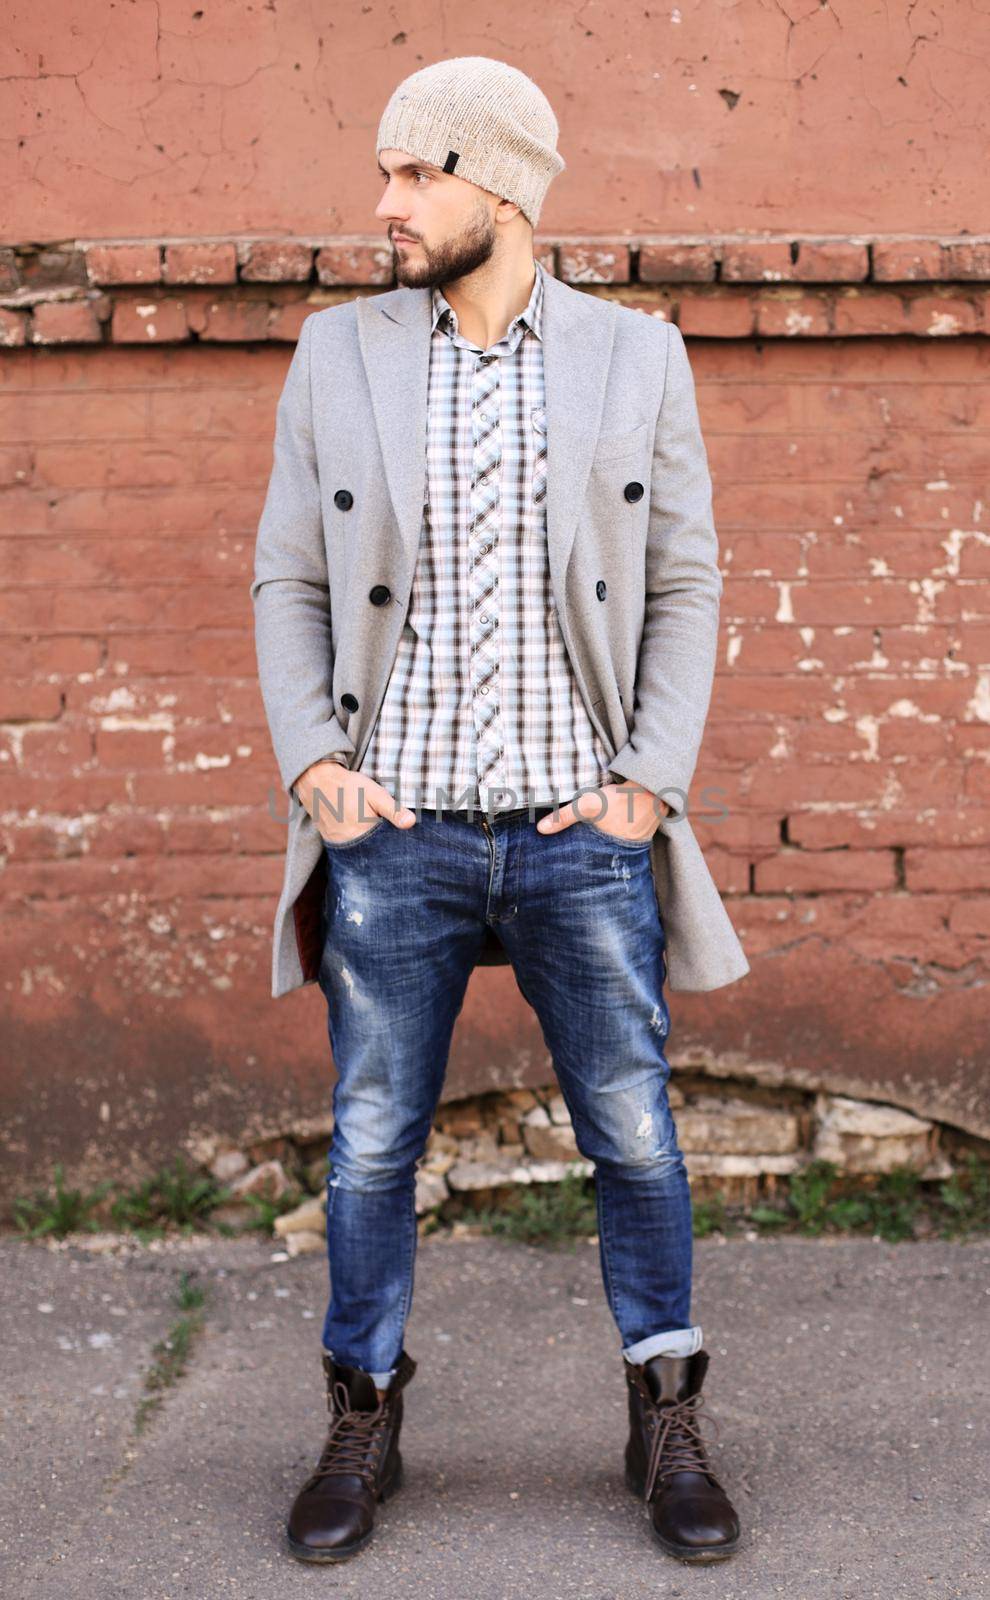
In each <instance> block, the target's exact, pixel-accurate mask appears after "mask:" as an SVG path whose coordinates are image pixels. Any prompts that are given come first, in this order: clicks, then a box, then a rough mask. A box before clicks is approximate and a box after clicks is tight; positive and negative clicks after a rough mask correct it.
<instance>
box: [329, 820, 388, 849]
mask: <svg viewBox="0 0 990 1600" xmlns="http://www.w3.org/2000/svg"><path fill="white" fill-rule="evenodd" d="M387 821H388V818H387V817H379V818H378V819H377V821H375V822H373V823H372V824H371V827H370V828H365V830H364V832H363V833H359V834H358V836H357V838H356V839H341V840H339V841H338V840H336V839H324V840H323V843H324V844H325V845H326V847H327V849H328V850H333V851H334V852H336V851H338V850H353V849H354V847H355V845H359V844H364V841H365V839H370V838H371V835H372V834H373V833H377V832H378V830H379V828H382V827H384V826H385V823H386V822H387Z"/></svg>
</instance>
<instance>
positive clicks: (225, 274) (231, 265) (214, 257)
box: [162, 244, 237, 284]
mask: <svg viewBox="0 0 990 1600" xmlns="http://www.w3.org/2000/svg"><path fill="white" fill-rule="evenodd" d="M162 282H163V283H205V284H218V283H236V282H237V249H236V246H235V245H233V244H168V245H166V246H165V265H164V269H163V271H162Z"/></svg>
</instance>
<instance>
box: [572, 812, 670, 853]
mask: <svg viewBox="0 0 990 1600" xmlns="http://www.w3.org/2000/svg"><path fill="white" fill-rule="evenodd" d="M578 822H579V823H581V824H583V826H584V827H586V828H590V829H591V831H592V833H597V835H598V837H599V838H600V839H605V840H606V841H607V842H608V843H609V844H617V845H618V846H619V849H620V850H648V849H649V847H650V845H651V844H652V843H653V839H654V835H653V834H652V833H651V834H650V836H649V837H648V838H646V839H620V838H619V835H618V834H617V833H609V832H608V830H607V829H605V828H603V827H601V825H600V824H599V823H598V822H593V821H592V819H591V818H590V817H579V818H578Z"/></svg>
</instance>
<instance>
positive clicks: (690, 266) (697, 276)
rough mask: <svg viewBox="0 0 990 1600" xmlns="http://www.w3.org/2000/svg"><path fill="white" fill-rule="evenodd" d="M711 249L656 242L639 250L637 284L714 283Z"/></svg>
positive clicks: (713, 251) (708, 245) (713, 250)
mask: <svg viewBox="0 0 990 1600" xmlns="http://www.w3.org/2000/svg"><path fill="white" fill-rule="evenodd" d="M716 261H717V257H716V253H715V246H714V245H711V244H678V243H677V242H676V241H675V240H670V241H666V240H660V241H658V242H656V243H646V244H641V245H640V247H639V254H638V263H639V272H638V276H639V281H640V283H714V281H715V267H716Z"/></svg>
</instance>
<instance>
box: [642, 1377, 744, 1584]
mask: <svg viewBox="0 0 990 1600" xmlns="http://www.w3.org/2000/svg"><path fill="white" fill-rule="evenodd" d="M623 1365H624V1366H625V1369H626V1383H627V1384H628V1387H629V1442H628V1444H627V1445H626V1484H627V1485H628V1487H629V1488H630V1489H631V1490H632V1491H633V1493H634V1494H638V1495H641V1496H642V1498H643V1499H644V1500H645V1501H646V1502H647V1504H649V1505H650V1508H651V1509H650V1519H651V1523H652V1529H653V1536H654V1538H655V1539H656V1540H657V1541H658V1543H659V1544H660V1545H661V1547H662V1548H663V1549H664V1550H666V1552H667V1554H668V1555H671V1556H679V1557H680V1559H681V1560H682V1561H719V1560H721V1559H722V1558H723V1557H724V1556H729V1555H731V1554H732V1552H733V1551H734V1550H735V1549H736V1547H737V1545H738V1543H739V1518H738V1517H737V1515H736V1512H735V1509H734V1507H733V1506H732V1503H731V1502H730V1500H729V1497H728V1495H727V1494H726V1492H725V1490H724V1489H723V1488H722V1485H721V1484H720V1483H719V1481H718V1479H717V1477H716V1476H715V1473H714V1472H713V1470H712V1468H711V1465H710V1464H709V1462H708V1459H707V1456H706V1454H705V1445H704V1441H703V1440H702V1437H701V1432H700V1428H699V1423H701V1422H704V1421H709V1422H713V1423H714V1422H715V1419H714V1417H709V1416H708V1415H707V1414H706V1415H705V1416H703V1417H702V1416H699V1415H698V1407H699V1406H701V1405H703V1404H704V1400H703V1397H702V1394H701V1385H702V1381H703V1379H704V1376H705V1372H706V1371H707V1369H708V1352H707V1351H706V1350H696V1351H695V1353H694V1355H692V1356H652V1357H651V1358H650V1360H649V1361H644V1362H643V1363H642V1364H641V1365H634V1364H633V1363H632V1362H631V1361H626V1360H625V1357H623ZM715 1426H716V1428H717V1426H718V1424H717V1423H716V1424H715Z"/></svg>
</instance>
